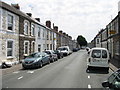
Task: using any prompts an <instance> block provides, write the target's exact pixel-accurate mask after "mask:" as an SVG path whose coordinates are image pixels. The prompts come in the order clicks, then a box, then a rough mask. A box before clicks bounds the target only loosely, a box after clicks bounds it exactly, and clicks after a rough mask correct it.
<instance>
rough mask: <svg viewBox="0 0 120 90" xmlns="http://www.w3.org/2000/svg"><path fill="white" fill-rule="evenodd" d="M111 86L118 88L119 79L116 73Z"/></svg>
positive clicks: (119, 84) (119, 86)
mask: <svg viewBox="0 0 120 90" xmlns="http://www.w3.org/2000/svg"><path fill="white" fill-rule="evenodd" d="M112 85H113V86H114V88H120V77H119V74H118V73H116V77H115V79H114V80H113V82H112Z"/></svg>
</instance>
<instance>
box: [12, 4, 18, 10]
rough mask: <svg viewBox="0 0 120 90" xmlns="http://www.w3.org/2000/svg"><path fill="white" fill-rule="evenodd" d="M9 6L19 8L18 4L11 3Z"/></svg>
mask: <svg viewBox="0 0 120 90" xmlns="http://www.w3.org/2000/svg"><path fill="white" fill-rule="evenodd" d="M11 6H12V7H14V8H16V9H18V10H20V6H19V4H11Z"/></svg>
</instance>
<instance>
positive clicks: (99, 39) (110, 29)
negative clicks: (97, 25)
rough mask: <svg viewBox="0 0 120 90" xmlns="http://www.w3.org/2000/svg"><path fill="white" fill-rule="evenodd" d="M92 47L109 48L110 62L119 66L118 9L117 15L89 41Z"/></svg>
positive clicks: (119, 30) (119, 34) (119, 25)
mask: <svg viewBox="0 0 120 90" xmlns="http://www.w3.org/2000/svg"><path fill="white" fill-rule="evenodd" d="M91 45H92V47H104V48H107V49H108V50H109V53H110V57H111V62H112V63H113V64H115V65H116V66H117V67H120V11H119V12H118V15H117V16H116V17H115V18H114V19H113V20H112V21H111V22H110V23H109V24H108V25H106V28H105V29H102V30H101V31H100V32H99V33H98V34H97V35H96V37H95V38H94V39H93V40H92V41H91Z"/></svg>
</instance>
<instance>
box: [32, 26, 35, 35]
mask: <svg viewBox="0 0 120 90" xmlns="http://www.w3.org/2000/svg"><path fill="white" fill-rule="evenodd" d="M33 27H34V30H33ZM31 36H35V25H34V24H31Z"/></svg>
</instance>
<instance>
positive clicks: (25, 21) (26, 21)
mask: <svg viewBox="0 0 120 90" xmlns="http://www.w3.org/2000/svg"><path fill="white" fill-rule="evenodd" d="M26 23H27V24H28V33H26V31H25V29H26V28H25V24H26ZM29 24H30V23H29V21H28V20H24V34H25V35H29V33H30V31H29V28H30V26H29Z"/></svg>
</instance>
